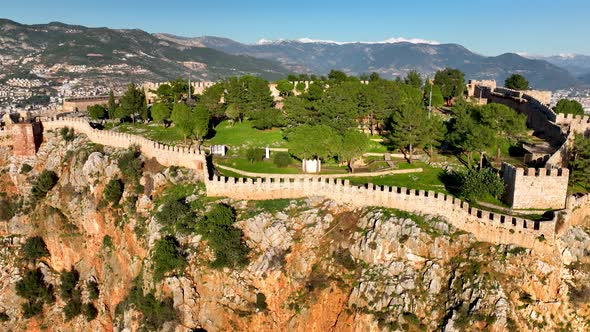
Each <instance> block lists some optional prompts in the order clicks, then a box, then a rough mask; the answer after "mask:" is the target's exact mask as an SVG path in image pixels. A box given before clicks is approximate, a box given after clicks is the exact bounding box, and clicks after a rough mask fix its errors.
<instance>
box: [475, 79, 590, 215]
mask: <svg viewBox="0 0 590 332" xmlns="http://www.w3.org/2000/svg"><path fill="white" fill-rule="evenodd" d="M470 85H473V87H471V88H469V86H468V95H469V96H470V97H478V96H477V95H472V93H476V94H477V92H478V91H481V93H482V96H483V97H484V98H486V100H487V101H488V102H494V103H499V104H503V105H506V106H508V107H511V108H513V109H514V110H516V111H518V112H519V113H522V114H525V115H526V116H527V126H529V127H530V128H532V129H533V130H534V131H535V135H537V136H539V137H541V138H543V139H544V140H545V141H546V142H547V143H548V146H551V147H552V148H553V149H552V150H553V151H555V152H553V153H547V154H546V155H544V156H543V158H542V159H543V160H542V161H544V164H545V165H544V168H541V169H534V168H529V169H523V168H514V167H512V166H509V165H504V166H503V167H502V173H503V177H504V182H505V183H506V186H507V193H506V195H507V198H508V202H509V203H510V204H511V206H512V207H513V208H515V209H548V208H554V209H561V208H564V207H565V204H566V197H567V182H568V179H569V171H568V170H567V169H566V168H565V167H567V163H568V157H569V151H570V149H571V146H572V142H573V138H574V135H575V134H576V133H588V132H589V131H590V118H589V117H587V116H584V117H579V116H578V117H574V116H571V115H569V116H565V115H563V114H556V113H555V112H554V111H553V110H552V109H551V108H550V107H549V105H548V103H549V100H550V97H551V95H550V93H548V92H544V91H517V90H511V89H506V88H502V87H496V88H493V86H494V85H493V84H489V82H488V83H486V84H482V85H479V81H470ZM532 157H536V158H537V159H539V158H540V156H538V155H537V156H531V158H532Z"/></svg>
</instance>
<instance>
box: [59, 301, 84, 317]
mask: <svg viewBox="0 0 590 332" xmlns="http://www.w3.org/2000/svg"><path fill="white" fill-rule="evenodd" d="M63 311H64V316H65V320H66V322H67V321H69V320H71V319H72V318H74V317H76V316H78V315H80V314H81V313H82V302H81V301H80V299H79V298H74V299H70V300H69V301H68V303H66V305H65V306H64V308H63Z"/></svg>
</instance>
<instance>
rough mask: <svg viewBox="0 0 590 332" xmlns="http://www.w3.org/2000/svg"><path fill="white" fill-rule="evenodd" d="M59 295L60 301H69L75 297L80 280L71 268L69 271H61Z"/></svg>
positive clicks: (78, 275) (76, 272)
mask: <svg viewBox="0 0 590 332" xmlns="http://www.w3.org/2000/svg"><path fill="white" fill-rule="evenodd" d="M59 279H60V286H59V290H60V295H61V297H62V299H64V300H66V299H71V298H72V297H74V295H75V290H76V285H77V284H78V281H79V280H80V274H79V273H78V271H76V270H75V269H74V268H73V267H72V269H71V270H70V271H65V270H64V271H62V273H61V275H60V277H59Z"/></svg>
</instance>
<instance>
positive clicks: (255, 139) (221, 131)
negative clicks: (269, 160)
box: [206, 120, 287, 148]
mask: <svg viewBox="0 0 590 332" xmlns="http://www.w3.org/2000/svg"><path fill="white" fill-rule="evenodd" d="M206 142H207V143H209V144H225V145H229V146H231V147H240V146H249V147H255V148H264V147H266V146H268V147H271V148H284V147H286V146H287V141H286V140H284V139H283V132H282V131H281V130H280V129H276V128H273V129H270V130H258V129H254V128H252V126H251V125H250V121H247V120H244V121H243V122H242V123H236V124H234V125H233V126H230V125H229V123H228V122H227V121H223V122H221V123H220V124H219V125H217V127H215V136H214V137H213V138H211V139H209V140H207V141H206Z"/></svg>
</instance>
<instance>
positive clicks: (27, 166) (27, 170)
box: [20, 164, 33, 174]
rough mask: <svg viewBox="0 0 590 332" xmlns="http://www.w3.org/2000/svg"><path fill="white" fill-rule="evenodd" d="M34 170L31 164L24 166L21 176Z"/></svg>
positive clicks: (21, 169)
mask: <svg viewBox="0 0 590 332" xmlns="http://www.w3.org/2000/svg"><path fill="white" fill-rule="evenodd" d="M32 170H33V166H31V165H29V164H23V165H22V166H21V167H20V174H27V173H29V172H30V171H32Z"/></svg>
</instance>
